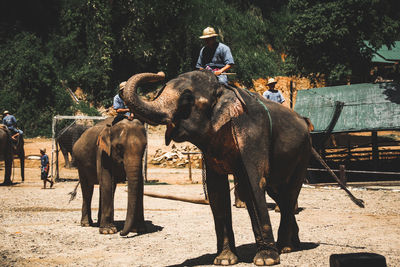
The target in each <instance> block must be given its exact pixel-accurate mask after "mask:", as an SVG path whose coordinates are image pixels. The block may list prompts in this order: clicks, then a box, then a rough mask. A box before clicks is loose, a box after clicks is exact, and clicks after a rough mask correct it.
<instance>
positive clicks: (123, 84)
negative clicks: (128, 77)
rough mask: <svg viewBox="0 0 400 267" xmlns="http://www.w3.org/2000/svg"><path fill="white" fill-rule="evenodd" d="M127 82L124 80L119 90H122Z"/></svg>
mask: <svg viewBox="0 0 400 267" xmlns="http://www.w3.org/2000/svg"><path fill="white" fill-rule="evenodd" d="M125 85H126V82H122V83H120V84H119V90H122V89H124V88H125Z"/></svg>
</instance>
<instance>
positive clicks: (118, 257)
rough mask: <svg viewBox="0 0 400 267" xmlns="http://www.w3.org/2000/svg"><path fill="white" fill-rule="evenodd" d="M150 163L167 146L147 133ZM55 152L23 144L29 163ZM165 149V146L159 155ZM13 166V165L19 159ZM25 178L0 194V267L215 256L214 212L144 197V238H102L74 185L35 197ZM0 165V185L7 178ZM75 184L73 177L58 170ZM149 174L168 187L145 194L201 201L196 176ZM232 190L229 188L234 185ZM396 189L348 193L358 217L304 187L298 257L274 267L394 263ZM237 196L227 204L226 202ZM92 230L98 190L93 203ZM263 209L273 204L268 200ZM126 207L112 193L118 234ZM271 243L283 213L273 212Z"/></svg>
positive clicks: (239, 237)
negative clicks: (356, 258) (83, 218)
mask: <svg viewBox="0 0 400 267" xmlns="http://www.w3.org/2000/svg"><path fill="white" fill-rule="evenodd" d="M149 138H150V140H151V141H149V155H151V154H152V153H154V151H155V149H156V148H157V147H160V146H163V137H162V135H160V136H159V135H158V134H153V135H152V134H151V133H150V137H149ZM43 146H44V147H46V148H47V151H48V152H50V151H51V141H50V140H49V139H40V138H36V139H28V140H26V145H25V150H26V155H27V156H32V155H39V148H40V147H43ZM164 149H165V147H164ZM15 161H16V163H17V165H18V161H17V160H15ZM26 165H27V168H26V178H25V182H24V183H20V181H21V180H20V176H19V170H18V169H17V168H16V169H14V170H15V174H14V176H13V177H14V183H15V185H13V186H0V196H1V197H0V200H1V201H0V242H1V244H0V265H1V266H112V265H114V266H209V265H212V262H213V258H214V257H215V253H216V237H215V233H214V225H213V219H212V214H211V210H210V207H208V206H207V205H199V204H192V203H186V202H180V201H173V200H167V199H159V198H152V197H147V196H145V197H144V208H145V220H146V227H147V230H148V233H146V234H142V235H137V234H130V235H129V236H128V237H121V236H119V234H115V235H100V234H99V232H98V228H97V227H87V228H84V227H81V226H80V213H81V212H80V208H81V203H82V195H81V192H80V190H79V191H78V194H77V198H76V199H75V200H73V201H72V202H70V203H69V202H68V201H69V198H70V196H69V195H68V192H70V191H72V190H73V188H74V187H75V185H76V181H67V182H60V183H56V184H55V185H54V189H47V190H43V189H41V187H42V183H41V181H40V170H39V165H40V163H39V161H38V160H28V161H27V164H26ZM2 166H4V165H0V177H1V179H2V177H3V176H4V169H3V167H2ZM62 171H63V172H62V173H63V175H66V176H68V177H69V178H72V179H76V178H77V172H76V170H62ZM193 171H194V174H193V183H191V182H190V181H189V179H188V169H168V168H154V167H150V169H149V175H148V179H150V180H158V181H159V182H164V183H167V184H160V183H159V184H156V185H145V192H150V193H160V194H168V195H174V196H186V197H191V198H200V199H201V198H204V193H203V187H202V184H201V171H200V170H199V169H195V170H193ZM231 186H232V185H231ZM399 189H400V187H390V188H389V187H365V188H362V189H357V188H352V189H351V191H352V192H353V194H355V195H356V197H358V198H361V199H363V200H364V201H365V204H366V207H365V208H364V209H361V208H358V207H357V206H356V205H354V204H353V203H352V202H351V200H350V199H349V198H348V197H347V196H346V195H345V193H344V192H343V190H339V189H337V188H331V187H329V188H328V187H326V188H320V187H310V186H304V187H303V189H302V191H301V193H300V197H299V206H300V207H301V208H302V211H301V212H300V213H299V214H298V215H297V216H296V219H297V222H298V224H299V228H300V240H301V242H302V243H301V248H300V250H299V251H296V252H292V253H289V254H283V255H281V264H280V265H279V266H329V256H330V255H331V254H337V253H353V252H373V253H378V254H381V255H383V256H385V257H386V261H387V264H388V266H398V263H399V262H400V241H399V240H400V227H399V225H400V205H398V203H400V190H399ZM232 197H233V196H232ZM93 199H94V200H93V204H92V206H93V215H94V216H93V217H94V220H95V221H96V217H97V216H96V215H97V210H98V201H97V199H98V190H95V194H94V197H93ZM267 201H268V202H269V203H273V202H272V200H271V199H270V198H268V197H267ZM126 205H127V192H126V185H124V184H120V185H119V186H118V187H117V190H116V194H115V220H116V223H117V226H118V228H119V229H122V226H123V223H124V220H125V213H126ZM232 213H233V215H232V217H233V227H234V232H235V239H236V246H237V252H238V254H239V264H237V265H236V266H252V265H253V264H252V259H253V257H254V254H255V246H254V236H253V233H252V230H251V223H250V219H249V216H248V213H247V211H246V210H245V209H236V208H235V207H232ZM269 214H270V217H271V221H272V226H273V230H274V235H275V238H276V237H277V229H278V226H279V218H280V214H279V213H276V212H274V211H272V210H271V211H270V213H269Z"/></svg>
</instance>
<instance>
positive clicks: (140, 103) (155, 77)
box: [122, 72, 172, 124]
mask: <svg viewBox="0 0 400 267" xmlns="http://www.w3.org/2000/svg"><path fill="white" fill-rule="evenodd" d="M164 78H165V74H164V73H163V72H158V73H157V74H155V73H140V74H136V75H133V76H132V77H131V78H129V80H128V81H127V83H126V85H125V88H124V90H123V92H122V98H123V100H124V101H125V103H126V104H127V106H128V107H129V109H131V110H132V111H133V113H134V114H135V116H137V117H139V118H140V119H142V120H143V121H145V122H147V123H149V124H167V123H168V122H169V121H170V120H171V117H172V116H171V115H170V113H169V112H168V109H167V107H166V105H167V104H168V103H167V101H165V100H164V99H162V98H161V97H160V98H158V99H157V100H156V101H150V102H149V101H146V100H143V99H141V98H140V97H139V96H138V94H137V88H138V87H139V85H140V84H144V83H149V82H157V81H161V80H163V79H164Z"/></svg>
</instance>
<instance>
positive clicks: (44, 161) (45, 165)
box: [40, 148, 54, 189]
mask: <svg viewBox="0 0 400 267" xmlns="http://www.w3.org/2000/svg"><path fill="white" fill-rule="evenodd" d="M40 155H41V157H40V163H41V166H40V170H41V179H42V181H43V189H46V182H49V183H50V188H52V187H53V184H54V182H53V181H51V180H49V179H48V178H47V177H48V176H49V157H48V156H47V155H46V148H41V149H40Z"/></svg>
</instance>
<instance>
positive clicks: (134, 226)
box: [120, 158, 146, 236]
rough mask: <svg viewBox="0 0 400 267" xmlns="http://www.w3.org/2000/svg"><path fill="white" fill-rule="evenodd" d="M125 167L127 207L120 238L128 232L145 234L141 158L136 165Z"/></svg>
mask: <svg viewBox="0 0 400 267" xmlns="http://www.w3.org/2000/svg"><path fill="white" fill-rule="evenodd" d="M125 165H127V166H126V167H125V172H126V176H127V179H128V207H127V211H126V220H125V225H124V229H123V230H122V231H121V232H120V235H121V236H126V235H127V234H129V233H130V232H133V233H144V232H146V226H145V222H144V208H143V191H144V184H143V175H142V165H141V158H140V161H138V162H136V164H132V165H128V164H125Z"/></svg>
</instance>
